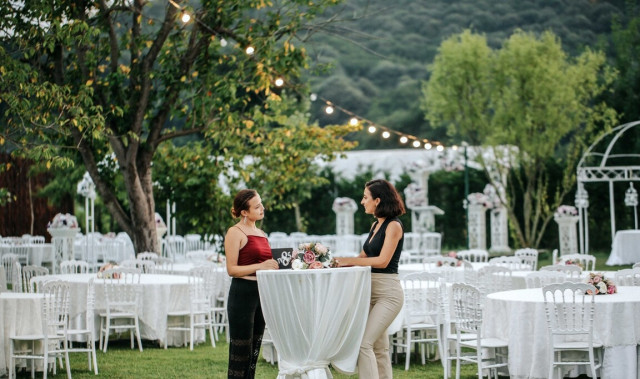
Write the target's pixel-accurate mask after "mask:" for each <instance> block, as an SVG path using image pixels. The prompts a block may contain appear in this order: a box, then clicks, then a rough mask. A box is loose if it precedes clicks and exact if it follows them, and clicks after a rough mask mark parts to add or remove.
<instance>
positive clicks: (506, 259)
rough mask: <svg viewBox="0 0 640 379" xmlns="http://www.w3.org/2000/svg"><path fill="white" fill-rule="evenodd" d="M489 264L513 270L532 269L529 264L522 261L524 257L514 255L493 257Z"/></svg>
mask: <svg viewBox="0 0 640 379" xmlns="http://www.w3.org/2000/svg"><path fill="white" fill-rule="evenodd" d="M489 264H490V265H493V266H502V267H508V268H509V269H510V270H511V271H526V270H531V266H530V265H529V264H525V263H522V259H520V258H519V257H514V256H501V257H495V258H491V259H490V260H489Z"/></svg>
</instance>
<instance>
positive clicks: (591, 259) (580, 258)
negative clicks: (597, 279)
mask: <svg viewBox="0 0 640 379" xmlns="http://www.w3.org/2000/svg"><path fill="white" fill-rule="evenodd" d="M559 259H560V260H561V261H562V262H564V263H565V264H567V265H568V266H571V265H572V264H571V263H572V262H578V263H579V264H580V265H581V266H582V269H583V270H584V271H593V270H595V269H596V257H595V256H593V255H589V254H565V255H561V256H560V258H559ZM573 265H574V266H575V264H573Z"/></svg>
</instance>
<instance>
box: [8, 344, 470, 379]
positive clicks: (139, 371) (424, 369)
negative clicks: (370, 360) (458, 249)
mask: <svg viewBox="0 0 640 379" xmlns="http://www.w3.org/2000/svg"><path fill="white" fill-rule="evenodd" d="M142 345H143V348H144V351H143V352H140V351H139V350H137V349H135V350H132V349H131V348H130V345H129V340H128V338H126V339H120V340H114V341H109V350H108V351H107V352H106V353H103V352H98V353H97V355H98V369H99V376H100V377H103V378H181V379H188V378H216V379H222V378H226V377H227V360H228V357H229V355H228V351H229V345H228V344H227V343H226V341H224V336H222V340H220V341H218V342H217V344H216V347H215V348H214V347H211V344H209V343H208V342H207V343H201V344H199V345H197V346H195V347H194V349H193V351H190V350H189V348H188V347H173V348H169V349H167V350H165V349H163V348H160V347H159V346H158V345H157V344H155V343H153V342H150V341H143V342H142ZM398 357H399V358H398V359H399V362H398V364H394V365H393V377H394V378H398V379H409V378H442V366H441V365H440V361H429V362H427V364H426V365H424V366H423V365H421V364H420V363H419V362H420V361H419V360H417V359H414V357H412V359H411V367H410V368H409V371H405V370H404V355H399V356H398ZM70 361H71V375H72V376H73V378H74V379H82V378H96V376H95V375H93V371H91V372H89V370H88V366H87V355H86V354H84V353H75V354H71V358H70ZM454 368H455V366H454ZM331 372H332V374H333V377H334V378H336V379H341V378H358V376H357V375H352V376H348V375H343V374H339V373H337V372H336V371H335V370H333V369H332V370H331ZM461 372H462V374H463V375H462V378H465V379H471V378H477V376H476V374H475V365H466V366H463V368H462V370H461ZM277 375H278V366H277V364H276V365H271V364H269V363H267V362H266V361H265V360H264V359H262V357H260V359H259V361H258V367H257V369H256V378H265V379H266V378H269V379H273V378H275V377H276V376H277ZM29 377H31V373H30V372H19V373H18V378H29ZM36 377H38V378H40V377H42V373H37V375H36ZM49 377H51V378H65V377H66V372H65V370H64V368H62V369H60V368H58V372H57V375H55V376H54V375H52V374H51V373H50V374H49Z"/></svg>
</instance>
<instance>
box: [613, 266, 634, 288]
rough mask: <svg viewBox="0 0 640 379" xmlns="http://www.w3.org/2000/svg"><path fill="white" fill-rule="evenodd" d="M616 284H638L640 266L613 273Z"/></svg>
mask: <svg viewBox="0 0 640 379" xmlns="http://www.w3.org/2000/svg"><path fill="white" fill-rule="evenodd" d="M614 282H615V283H616V285H618V286H640V268H625V269H622V270H618V271H616V273H615V280H614Z"/></svg>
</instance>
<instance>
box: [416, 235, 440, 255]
mask: <svg viewBox="0 0 640 379" xmlns="http://www.w3.org/2000/svg"><path fill="white" fill-rule="evenodd" d="M441 252H442V234H440V233H434V232H428V233H422V235H421V238H420V253H421V254H422V256H425V257H426V256H430V255H440V253H441Z"/></svg>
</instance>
